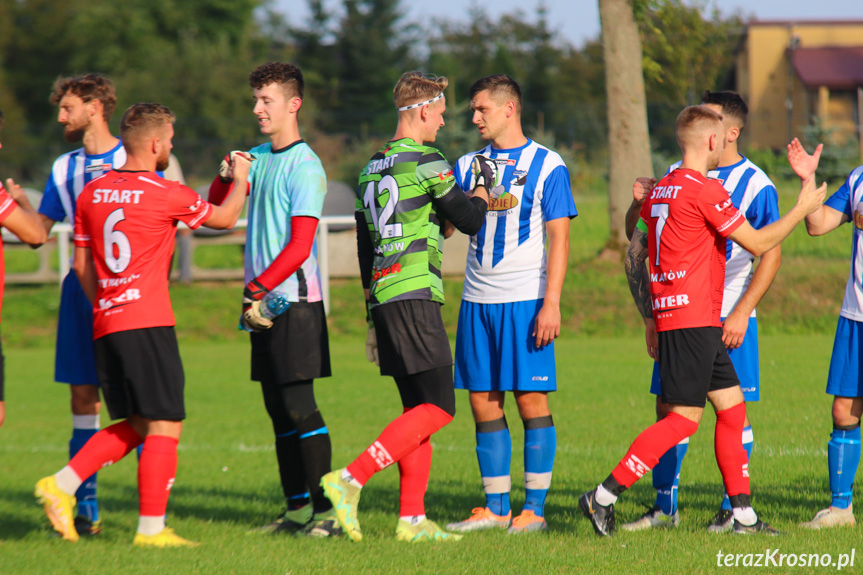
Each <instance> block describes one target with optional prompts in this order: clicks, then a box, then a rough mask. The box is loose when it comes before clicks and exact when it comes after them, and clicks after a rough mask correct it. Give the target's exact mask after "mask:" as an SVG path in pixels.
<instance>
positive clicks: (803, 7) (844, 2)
mask: <svg viewBox="0 0 863 575" xmlns="http://www.w3.org/2000/svg"><path fill="white" fill-rule="evenodd" d="M540 1H542V2H543V3H544V4H545V6H546V8H547V10H548V14H549V16H548V21H549V22H550V23H551V28H552V30H554V31H555V32H557V33H558V34H559V35H560V37H561V38H562V39H563V40H566V41H567V42H569V43H570V44H572V45H573V46H575V47H577V48H580V47H581V46H582V45H583V44H584V42H585V41H587V40H590V39H593V38H597V37H598V36H599V32H600V29H599V8H598V4H597V0H495V2H494V3H493V4H492V3H483V4H482V5H483V6H485V7H486V10H487V11H489V12H491V11H492V10H495V11H500V12H504V13H513V12H515V11H516V10H518V9H522V10H523V11H524V13H525V14H526V15H527V17H528V18H529V19H533V15H534V14H535V12H536V8H537V6H538V5H539V4H540ZM478 4H479V3H478V0H436V1H435V2H434V6H435V10H434V11H433V12H432V11H430V10H429V9H428V4H426V3H425V2H420V1H416V0H404V1H403V2H402V4H401V5H402V10H403V11H404V12H405V15H406V17H407V19H408V20H411V21H416V22H422V21H423V20H424V19H429V18H433V17H437V16H438V15H440V16H441V17H445V18H446V19H457V17H456V16H455V15H457V14H460V13H465V12H466V10H465V7H469V6H473V5H478ZM720 4H721V8H720V10H721V12H722V13H723V14H724V15H730V14H733V13H735V12H740V13H741V14H743V16H744V17H745V18H746V19H749V17H750V16H751V17H755V18H756V19H758V20H836V19H842V20H846V19H850V20H863V0H818V1H814V0H724V2H721V3H717V2H713V1H711V2H708V3H707V6H708V8H709V9H712V7H713V6H717V5H720ZM325 5H326V6H327V7H331V8H332V9H338V7H340V6H341V5H342V2H341V0H325ZM275 6H276V7H277V9H279V10H281V11H284V12H285V13H287V14H289V15H290V16H289V19H290V22H291V23H292V24H294V25H297V24H302V23H304V22H305V21H306V19H307V18H308V14H309V12H308V9H307V2H306V0H275ZM489 6H494V8H493V9H492V8H490V7H489Z"/></svg>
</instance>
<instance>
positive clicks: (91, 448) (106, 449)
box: [69, 421, 144, 479]
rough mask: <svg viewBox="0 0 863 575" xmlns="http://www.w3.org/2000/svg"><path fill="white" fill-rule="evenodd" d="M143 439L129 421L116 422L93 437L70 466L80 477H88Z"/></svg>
mask: <svg viewBox="0 0 863 575" xmlns="http://www.w3.org/2000/svg"><path fill="white" fill-rule="evenodd" d="M143 441H144V440H143V439H142V438H141V436H140V435H138V433H137V432H136V431H135V430H134V429H133V428H132V426H131V425H129V423H128V422H126V421H121V422H120V423H115V424H114V425H112V426H110V427H106V428H105V429H103V430H101V431H100V432H98V433H97V434H96V435H94V436H93V437H91V438H90V440H89V441H88V442H87V443H85V444H84V447H82V448H81V450H80V451H78V453H76V454H75V457H73V458H72V460H71V461H70V462H69V467H71V468H72V470H73V471H74V472H75V473H76V474H77V475H78V477H81V478H83V479H86V478H87V477H90V476H91V475H93V474H94V473H96V472H97V471H99V470H100V469H102V468H103V467H106V466H108V465H111V464H113V463H116V462H117V461H120V460H121V459H123V458H124V457H126V455H127V454H128V453H129V452H130V451H132V450H133V449H135V448H136V447H138V446H139V445H141V442H143Z"/></svg>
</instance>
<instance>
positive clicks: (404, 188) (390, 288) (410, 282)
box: [356, 138, 463, 307]
mask: <svg viewBox="0 0 863 575" xmlns="http://www.w3.org/2000/svg"><path fill="white" fill-rule="evenodd" d="M453 190H455V191H457V192H458V194H460V195H463V194H462V193H461V190H460V189H459V188H458V186H456V182H455V178H454V177H453V171H452V166H450V164H449V162H447V161H446V158H444V157H443V155H442V154H441V153H440V152H439V151H438V150H437V149H435V148H432V147H429V146H425V145H422V144H418V143H416V142H414V141H413V140H412V139H410V138H402V139H400V140H395V141H392V142H388V143H387V144H386V145H385V146H384V147H383V148H381V149H380V150H379V151H378V152H377V153H376V154H375V155H374V156H372V159H371V160H370V161H369V163H368V165H366V167H365V168H364V169H363V171H362V173H361V174H360V181H359V185H358V186H357V189H356V192H357V207H356V209H357V211H358V212H360V211H362V212H363V215H364V216H365V217H364V219H365V222H367V224H368V231H369V235H370V236H371V240H372V244H373V247H374V263H373V265H372V274H371V284H370V286H369V292H370V293H369V306H370V307H373V306H375V305H379V304H382V303H386V302H389V301H396V300H407V299H424V300H432V301H436V302H439V303H443V301H444V295H443V282H442V280H441V258H442V256H443V251H442V250H443V240H444V238H443V232H442V225H443V224H442V221H441V219H439V217H438V214H437V211H436V209H435V204H434V202H433V200H441V199H442V198H444V197H445V196H447V195H448V194H450V193H452V192H453ZM358 233H359V230H358Z"/></svg>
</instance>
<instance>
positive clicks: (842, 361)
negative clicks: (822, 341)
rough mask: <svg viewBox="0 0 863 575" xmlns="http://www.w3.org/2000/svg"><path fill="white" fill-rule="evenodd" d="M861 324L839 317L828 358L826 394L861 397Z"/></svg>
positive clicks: (862, 388)
mask: <svg viewBox="0 0 863 575" xmlns="http://www.w3.org/2000/svg"><path fill="white" fill-rule="evenodd" d="M861 344H863V322H860V321H854V320H852V319H848V318H845V317H841V316H840V317H839V325H837V326H836V339H834V340H833V355H832V356H831V357H830V372H829V374H828V375H827V393H829V394H830V395H838V396H840V397H863V384H861V380H860V375H861V374H863V364H861V363H860V362H861V360H863V356H861V354H860V346H861Z"/></svg>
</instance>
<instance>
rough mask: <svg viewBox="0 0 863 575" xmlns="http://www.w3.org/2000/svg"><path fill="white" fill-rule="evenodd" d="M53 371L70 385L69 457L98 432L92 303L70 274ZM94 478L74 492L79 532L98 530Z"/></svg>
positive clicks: (62, 298)
mask: <svg viewBox="0 0 863 575" xmlns="http://www.w3.org/2000/svg"><path fill="white" fill-rule="evenodd" d="M54 372H55V373H54V379H55V380H56V381H58V382H61V383H67V384H70V385H69V389H70V392H71V411H72V437H71V438H70V439H69V459H70V460H71V459H72V458H73V457H74V456H75V454H76V453H78V451H79V450H80V449H81V448H82V447H83V446H84V444H85V443H87V441H89V440H90V438H91V437H93V436H94V435H95V434H96V432H98V431H99V412H100V410H101V402H100V399H99V388H98V382H99V380H98V376H97V374H96V365H95V359H94V353H93V306H92V304H90V302H89V300H88V299H87V296H86V295H85V294H84V290H83V289H82V288H81V284H80V283H79V282H78V278H77V276H75V274H74V273H70V274H69V275H68V276H67V277H66V278H65V279H64V280H63V286H62V292H61V296H60V313H59V321H58V325H57V348H56V360H55V366H54ZM96 480H97V475H96V474H93V475H92V476H91V477H88V478H87V479H86V481H84V483H82V484H81V487H80V488H79V489H78V492H77V493H76V494H75V495H76V499H77V501H78V509H77V516H76V517H75V524H76V528H77V529H78V531H79V532H80V534H82V535H95V534H96V533H98V532H99V531H100V530H101V518H100V516H99V505H98V501H97V497H96V493H97V489H96V486H97V481H96Z"/></svg>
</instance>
